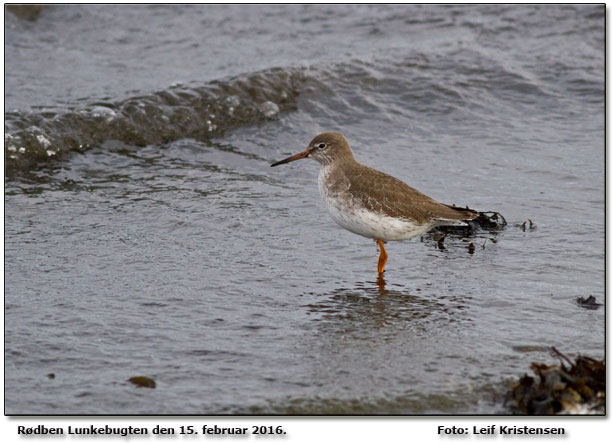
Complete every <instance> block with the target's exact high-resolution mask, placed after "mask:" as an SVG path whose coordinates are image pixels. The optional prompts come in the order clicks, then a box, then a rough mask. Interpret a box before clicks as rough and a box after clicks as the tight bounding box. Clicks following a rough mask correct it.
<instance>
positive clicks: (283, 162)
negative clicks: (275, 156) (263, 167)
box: [270, 149, 310, 166]
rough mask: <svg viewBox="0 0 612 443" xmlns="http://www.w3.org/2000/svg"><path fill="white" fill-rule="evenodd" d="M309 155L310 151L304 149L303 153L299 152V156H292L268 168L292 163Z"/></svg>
mask: <svg viewBox="0 0 612 443" xmlns="http://www.w3.org/2000/svg"><path fill="white" fill-rule="evenodd" d="M309 155H310V151H309V150H308V149H306V150H305V151H304V152H300V153H299V154H295V155H292V156H291V157H287V158H286V159H284V160H281V161H279V162H276V163H272V164H271V165H270V166H278V165H284V164H285V163H289V162H293V161H295V160H299V159H301V158H307V157H308V156H309Z"/></svg>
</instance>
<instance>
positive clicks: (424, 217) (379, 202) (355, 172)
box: [344, 164, 478, 223]
mask: <svg viewBox="0 0 612 443" xmlns="http://www.w3.org/2000/svg"><path fill="white" fill-rule="evenodd" d="M344 173H345V175H346V177H347V178H348V181H349V183H350V189H349V192H350V193H351V195H352V196H353V198H356V199H358V200H359V201H360V203H361V204H362V205H363V206H365V207H366V208H368V209H370V210H372V211H377V212H382V213H384V214H387V215H389V216H391V217H397V218H407V219H412V220H415V221H417V222H419V223H426V222H427V221H431V220H441V221H443V220H459V221H461V220H471V219H473V218H475V217H477V216H478V213H477V212H475V211H472V210H467V209H460V208H454V207H452V206H448V205H444V204H442V203H439V202H437V201H436V200H434V199H433V198H431V197H428V196H426V195H425V194H423V193H421V192H419V191H417V190H416V189H414V188H412V187H410V186H408V185H407V184H406V183H404V182H403V181H401V180H398V179H397V178H395V177H392V176H390V175H388V174H385V173H383V172H380V171H377V170H375V169H372V168H368V167H367V166H364V165H361V164H356V165H354V166H353V167H351V168H347V169H346V170H345V171H344ZM366 176H367V178H366Z"/></svg>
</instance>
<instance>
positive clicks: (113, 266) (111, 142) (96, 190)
mask: <svg viewBox="0 0 612 443" xmlns="http://www.w3.org/2000/svg"><path fill="white" fill-rule="evenodd" d="M604 24H605V9H604V6H602V5H535V6H533V5H532V6H529V5H505V6H504V5H471V6H460V5H456V6H442V5H429V6H424V5H393V6H384V5H375V6H367V5H361V6H351V5H314V6H302V5H281V6H279V5H269V6H245V5H194V6H164V5H150V6H147V5H114V6H113V5H84V6H83V5H82V6H78V5H52V6H43V7H42V8H41V9H40V11H38V12H37V13H34V14H31V15H30V16H27V17H24V16H23V15H20V14H16V13H15V12H12V11H10V10H5V26H6V28H5V63H6V64H5V91H6V92H5V109H6V113H5V177H6V178H5V220H4V222H5V412H6V413H7V414H75V413H79V414H224V413H230V414H234V413H246V414H248V413H257V414H263V413H276V414H330V413H331V414H353V413H364V414H389V413H392V414H432V413H436V414H438V413H442V414H447V413H448V414H483V413H484V414H488V413H505V412H507V410H506V409H505V407H504V405H503V395H504V392H505V390H506V389H507V388H508V386H509V385H510V384H511V383H512V382H513V381H515V380H517V379H518V377H520V376H521V375H522V374H523V373H525V372H529V366H530V364H531V362H533V361H538V362H548V363H555V359H554V358H553V357H552V356H551V355H550V352H549V348H550V346H555V347H557V348H558V349H559V350H560V351H561V352H564V353H566V354H568V355H572V356H573V355H577V354H578V353H581V354H583V355H589V356H592V357H596V358H602V357H603V356H604V333H605V328H604V327H605V324H604V311H605V307H602V308H601V309H595V310H587V309H584V308H581V307H579V306H578V304H577V303H576V298H577V297H580V296H584V297H587V296H588V295H593V296H595V297H597V301H598V302H600V303H605V287H604V275H605V269H604V246H605V241H604V236H605V223H604V204H605V203H604V153H605V140H604V128H605V121H604V106H605V97H604V87H605V81H604V80H605V78H604V64H605V57H604V43H605V38H604V31H605V29H604ZM331 130H333V131H340V132H342V133H343V134H344V135H345V136H346V137H347V138H348V140H349V141H350V142H351V145H352V147H353V149H354V151H355V155H356V157H357V159H358V160H359V161H361V162H362V163H365V164H367V165H369V166H372V167H374V168H377V169H379V170H382V171H384V172H387V173H389V174H392V175H394V176H396V177H398V178H400V179H402V180H404V181H405V182H407V183H408V184H409V185H411V186H413V187H415V188H417V189H419V190H420V191H422V192H424V193H426V194H428V195H430V196H432V197H433V198H435V199H437V200H440V201H443V202H445V203H455V204H457V205H466V204H468V205H469V206H470V207H474V208H477V209H481V210H495V211H499V212H500V213H502V214H503V215H504V216H505V218H506V219H507V221H508V226H507V227H506V229H504V230H502V231H501V232H486V231H481V232H479V233H478V234H477V235H476V236H475V237H471V238H467V239H465V238H458V237H449V238H447V239H446V240H445V246H446V248H445V249H439V248H438V247H437V243H436V241H435V240H434V239H432V238H431V237H425V238H424V239H423V242H421V241H419V239H414V240H411V241H407V242H392V243H389V244H388V246H387V251H388V252H389V262H388V264H387V271H386V273H385V284H384V285H382V284H380V283H377V279H376V263H377V258H378V251H377V248H376V245H375V244H374V243H373V242H372V241H371V240H368V239H365V238H362V237H359V236H356V235H354V234H352V233H350V232H348V231H345V230H343V229H341V228H340V227H339V226H337V225H335V224H334V222H333V221H332V220H331V218H330V217H329V216H328V215H327V214H326V212H325V208H324V206H323V204H322V202H321V200H320V197H319V195H318V191H317V185H316V177H317V174H318V164H316V163H315V162H313V161H311V160H301V161H300V162H296V163H291V164H288V165H283V166H280V167H278V168H273V169H272V168H270V167H269V165H270V163H272V162H273V161H276V160H280V159H281V158H284V157H286V156H287V155H289V154H293V153H296V152H299V151H301V150H303V149H305V147H306V145H307V144H308V142H309V141H310V139H311V138H312V137H314V136H315V135H316V134H318V133H320V132H324V131H331ZM528 219H531V220H532V222H533V224H534V225H535V226H534V228H533V229H530V228H529V223H528V222H527V224H526V225H525V229H523V228H522V227H521V225H522V224H523V222H526V221H527V220H528ZM470 242H472V243H474V245H475V246H476V249H475V251H474V253H473V254H470V253H469V252H468V244H469V243H470ZM51 373H53V374H55V378H49V377H48V376H47V374H51ZM137 375H145V376H149V377H152V378H154V379H155V381H156V382H157V387H156V388H155V389H146V388H140V389H139V388H136V387H135V386H133V385H131V384H129V383H128V382H127V381H126V380H127V379H128V378H130V377H133V376H137Z"/></svg>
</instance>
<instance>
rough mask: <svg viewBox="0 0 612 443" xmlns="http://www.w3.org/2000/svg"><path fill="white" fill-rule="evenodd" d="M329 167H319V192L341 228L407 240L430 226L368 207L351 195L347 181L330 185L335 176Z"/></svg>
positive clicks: (380, 236) (379, 237) (368, 234)
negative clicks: (332, 175)
mask: <svg viewBox="0 0 612 443" xmlns="http://www.w3.org/2000/svg"><path fill="white" fill-rule="evenodd" d="M332 170H333V168H332V167H331V166H328V165H323V166H322V167H321V171H320V172H319V192H320V193H321V197H322V198H323V201H324V202H325V205H326V206H327V210H328V211H329V213H330V215H331V216H332V218H333V219H334V221H335V222H336V223H338V224H339V225H340V226H342V227H343V228H344V229H346V230H348V231H351V232H353V233H355V234H359V235H362V236H364V237H368V238H376V239H382V240H407V239H410V238H413V237H416V236H417V235H421V234H424V233H425V232H427V231H428V230H429V229H430V228H431V227H432V226H431V225H430V224H423V225H420V224H417V223H415V222H413V221H411V220H407V219H400V218H395V217H391V216H389V215H386V214H384V213H382V212H376V211H371V210H369V209H367V208H366V207H364V206H363V205H362V204H360V202H359V201H358V200H356V199H354V198H352V196H351V193H350V192H349V188H350V185H349V184H348V183H346V184H342V183H340V184H339V185H338V184H337V183H336V186H330V185H331V184H332V180H334V178H333V177H331V173H332Z"/></svg>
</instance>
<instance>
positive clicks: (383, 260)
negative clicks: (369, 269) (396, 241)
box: [376, 238, 389, 275]
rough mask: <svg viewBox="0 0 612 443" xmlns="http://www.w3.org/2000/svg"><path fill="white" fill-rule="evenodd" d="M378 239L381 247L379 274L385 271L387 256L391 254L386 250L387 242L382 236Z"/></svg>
mask: <svg viewBox="0 0 612 443" xmlns="http://www.w3.org/2000/svg"><path fill="white" fill-rule="evenodd" d="M376 241H377V242H378V246H379V247H380V257H378V275H382V274H383V272H385V265H386V264H387V258H389V255H388V254H387V251H386V250H385V243H384V242H383V241H382V240H381V239H380V238H379V239H377V240H376Z"/></svg>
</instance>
